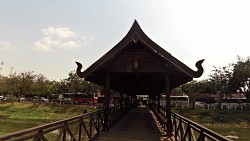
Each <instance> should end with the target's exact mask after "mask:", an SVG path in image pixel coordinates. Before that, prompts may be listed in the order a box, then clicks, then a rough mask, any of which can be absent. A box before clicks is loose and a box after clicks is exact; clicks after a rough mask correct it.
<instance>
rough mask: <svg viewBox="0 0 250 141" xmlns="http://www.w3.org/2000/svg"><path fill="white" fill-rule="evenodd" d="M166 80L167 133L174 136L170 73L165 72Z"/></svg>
mask: <svg viewBox="0 0 250 141" xmlns="http://www.w3.org/2000/svg"><path fill="white" fill-rule="evenodd" d="M165 81H166V110H167V111H166V112H167V134H168V136H172V132H173V125H172V120H171V104H170V95H171V89H170V78H169V74H168V73H166V74H165Z"/></svg>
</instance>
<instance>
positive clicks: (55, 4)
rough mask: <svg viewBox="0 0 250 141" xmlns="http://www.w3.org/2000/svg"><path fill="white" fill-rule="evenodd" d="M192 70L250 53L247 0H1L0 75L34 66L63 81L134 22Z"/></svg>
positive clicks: (223, 63)
mask: <svg viewBox="0 0 250 141" xmlns="http://www.w3.org/2000/svg"><path fill="white" fill-rule="evenodd" d="M135 19H136V20H137V21H138V23H139V24H140V26H141V28H142V29H143V31H144V32H145V33H146V34H147V35H148V37H149V38H151V39H152V40H153V41H154V42H156V43H157V44H158V45H159V46H161V47H162V48H164V49H165V50H166V51H168V52H169V53H171V54H172V55H173V56H174V57H176V58H177V59H179V60H180V61H182V62H183V63H185V64H186V65H187V66H189V67H190V68H192V69H194V70H196V67H195V63H196V62H197V61H198V60H200V59H205V61H204V63H203V67H204V70H205V71H204V74H203V76H202V77H201V78H200V79H206V78H208V76H209V74H211V71H212V70H213V66H215V67H220V66H226V65H228V64H229V63H233V62H236V60H237V55H238V56H240V57H243V58H244V57H245V58H246V57H248V56H250V1H249V0H147V1H146V0H119V1H118V0H106V1H97V0H53V1H52V0H40V1H38V0H37V1H35V0H25V1H21V0H0V74H1V75H4V76H7V75H8V74H10V73H11V72H12V73H14V72H16V73H21V72H28V71H34V73H35V74H44V75H45V76H46V77H47V78H48V79H49V80H62V79H65V78H67V77H68V73H69V72H70V71H73V70H76V64H75V61H79V62H81V63H82V64H83V69H87V68H88V67H89V66H90V65H91V64H92V63H94V62H95V61H96V60H98V59H99V58H100V57H101V56H102V55H104V54H105V53H106V52H107V51H109V50H110V49H111V48H113V47H114V46H115V45H116V44H117V43H118V42H119V41H120V40H121V39H122V38H123V37H124V36H125V35H126V34H127V32H128V31H129V29H130V28H131V26H132V24H133V22H134V20H135Z"/></svg>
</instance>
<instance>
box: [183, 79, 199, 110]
mask: <svg viewBox="0 0 250 141" xmlns="http://www.w3.org/2000/svg"><path fill="white" fill-rule="evenodd" d="M180 87H181V89H182V91H183V92H185V93H186V94H187V95H188V96H189V99H190V103H191V108H195V100H196V98H197V96H198V94H199V93H200V92H201V91H202V89H201V87H200V82H198V81H191V82H189V83H186V84H184V85H182V86H180Z"/></svg>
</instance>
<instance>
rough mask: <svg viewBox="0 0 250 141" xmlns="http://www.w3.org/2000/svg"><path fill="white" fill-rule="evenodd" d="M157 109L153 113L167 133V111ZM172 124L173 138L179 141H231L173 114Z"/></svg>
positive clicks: (161, 108)
mask: <svg viewBox="0 0 250 141" xmlns="http://www.w3.org/2000/svg"><path fill="white" fill-rule="evenodd" d="M156 108H157V106H155V107H154V108H153V111H154V113H155V114H156V117H157V118H158V119H159V120H161V121H160V123H161V124H162V128H164V130H165V131H167V127H166V123H167V122H168V121H167V119H166V111H167V110H166V109H165V108H163V107H160V109H159V110H158V109H156ZM158 111H159V112H158ZM171 122H172V125H173V136H174V137H175V139H176V140H178V141H230V139H227V138H226V137H224V136H222V135H220V134H218V133H216V132H214V131H212V130H210V129H208V128H206V127H203V126H201V125H199V124H198V123H195V122H193V121H191V120H189V119H187V118H185V117H183V116H181V115H179V114H176V113H171Z"/></svg>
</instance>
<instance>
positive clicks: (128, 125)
mask: <svg viewBox="0 0 250 141" xmlns="http://www.w3.org/2000/svg"><path fill="white" fill-rule="evenodd" d="M160 140H169V139H166V138H165V137H164V135H163V134H162V133H161V131H160V129H159V128H158V126H157V124H156V121H155V120H154V118H153V115H152V114H151V112H150V110H149V109H148V108H146V107H139V108H135V109H133V110H131V111H130V112H129V113H128V114H127V115H126V116H125V117H124V118H123V119H121V120H120V121H119V122H118V123H116V125H114V126H113V127H112V128H111V129H110V130H109V131H108V132H102V133H101V134H100V136H99V138H97V139H96V141H160ZM170 140H171V139H170Z"/></svg>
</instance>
